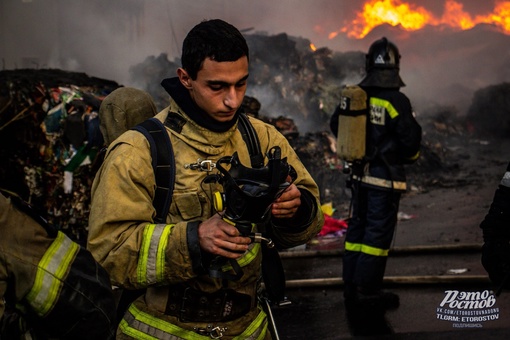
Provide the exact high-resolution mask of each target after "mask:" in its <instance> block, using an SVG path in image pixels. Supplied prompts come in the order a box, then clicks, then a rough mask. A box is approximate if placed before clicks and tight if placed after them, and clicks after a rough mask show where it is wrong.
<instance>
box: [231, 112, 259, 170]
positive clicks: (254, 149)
mask: <svg viewBox="0 0 510 340" xmlns="http://www.w3.org/2000/svg"><path fill="white" fill-rule="evenodd" d="M237 127H238V129H239V132H241V135H242V136H243V139H244V141H245V143H246V146H247V147H248V152H249V153H250V160H251V166H252V167H254V168H261V167H263V166H264V155H263V154H262V151H261V150H260V141H259V137H258V136H257V133H256V132H255V129H254V128H253V125H251V123H250V120H249V119H248V117H247V116H246V114H245V113H241V114H239V120H238V123H237Z"/></svg>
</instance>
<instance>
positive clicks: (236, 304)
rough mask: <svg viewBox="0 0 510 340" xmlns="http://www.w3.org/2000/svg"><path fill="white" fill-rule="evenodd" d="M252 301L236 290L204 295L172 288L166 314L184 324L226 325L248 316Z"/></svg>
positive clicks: (221, 290) (181, 287)
mask: <svg viewBox="0 0 510 340" xmlns="http://www.w3.org/2000/svg"><path fill="white" fill-rule="evenodd" d="M251 306H252V297H251V296H250V295H248V294H242V293H238V292H236V291H235V290H233V289H220V290H218V291H217V292H214V293H205V292H202V291H199V290H196V289H193V288H191V287H186V286H184V285H172V286H170V287H169V293H168V300H167V304H166V308H165V312H164V313H165V314H166V315H171V316H175V317H178V318H179V320H180V321H181V322H224V321H231V320H235V319H237V318H239V317H241V316H243V315H245V314H246V313H248V312H249V311H250V309H251Z"/></svg>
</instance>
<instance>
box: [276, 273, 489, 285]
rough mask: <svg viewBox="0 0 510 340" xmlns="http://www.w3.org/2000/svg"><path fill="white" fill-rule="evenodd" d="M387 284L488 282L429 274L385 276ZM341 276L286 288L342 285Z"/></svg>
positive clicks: (477, 277) (472, 277)
mask: <svg viewBox="0 0 510 340" xmlns="http://www.w3.org/2000/svg"><path fill="white" fill-rule="evenodd" d="M383 282H384V283H387V284H402V285H413V284H447V283H490V280H489V278H488V276H485V275H429V276H386V277H384V280H383ZM343 284H344V282H343V280H342V279H341V278H316V279H298V280H287V281H286V287H287V288H304V287H325V286H343Z"/></svg>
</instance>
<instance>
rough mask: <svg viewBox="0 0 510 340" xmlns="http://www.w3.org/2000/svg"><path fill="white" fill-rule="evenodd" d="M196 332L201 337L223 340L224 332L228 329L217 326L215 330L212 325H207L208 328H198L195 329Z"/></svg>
mask: <svg viewBox="0 0 510 340" xmlns="http://www.w3.org/2000/svg"><path fill="white" fill-rule="evenodd" d="M194 329H195V332H197V333H198V334H200V335H205V336H207V335H209V336H210V337H211V339H221V338H222V337H223V332H225V331H226V330H227V328H226V327H220V326H216V327H214V328H213V326H212V325H207V328H198V327H195V328H194Z"/></svg>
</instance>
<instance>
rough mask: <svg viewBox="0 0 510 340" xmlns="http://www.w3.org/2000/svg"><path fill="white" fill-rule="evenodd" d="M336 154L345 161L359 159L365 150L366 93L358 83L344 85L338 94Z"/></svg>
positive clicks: (350, 161)
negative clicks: (338, 110)
mask: <svg viewBox="0 0 510 340" xmlns="http://www.w3.org/2000/svg"><path fill="white" fill-rule="evenodd" d="M339 108H340V114H339V116H338V135H337V154H338V157H340V159H342V160H343V161H345V162H349V163H352V162H353V161H356V160H361V159H363V157H364V156H365V150H366V129H367V115H368V105H367V93H366V92H365V90H363V89H362V88H361V87H359V86H358V85H346V86H345V87H344V88H343V89H342V92H341V96H340V104H339Z"/></svg>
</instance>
